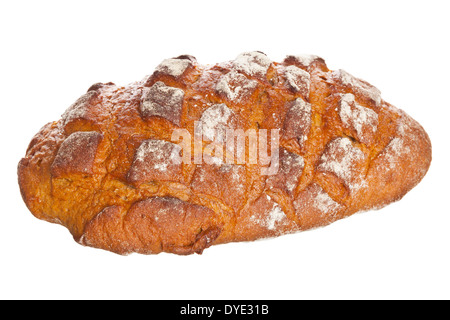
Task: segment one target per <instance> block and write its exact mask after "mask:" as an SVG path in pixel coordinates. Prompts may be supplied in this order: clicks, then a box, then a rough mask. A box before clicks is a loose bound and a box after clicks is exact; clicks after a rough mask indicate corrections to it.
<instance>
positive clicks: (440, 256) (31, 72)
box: [0, 0, 450, 299]
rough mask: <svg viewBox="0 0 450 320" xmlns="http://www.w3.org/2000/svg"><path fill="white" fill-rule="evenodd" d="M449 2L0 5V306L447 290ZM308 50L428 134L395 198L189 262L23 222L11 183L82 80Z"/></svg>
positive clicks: (423, 294)
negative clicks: (169, 64) (427, 161)
mask: <svg viewBox="0 0 450 320" xmlns="http://www.w3.org/2000/svg"><path fill="white" fill-rule="evenodd" d="M449 11H450V10H449V6H448V1H431V0H428V1H421V2H419V1H376V2H375V1H371V2H368V1H289V2H288V1H281V0H277V1H262V0H259V1H243V0H240V1H230V0H229V1H221V2H218V1H193V0H190V1H130V0H128V1H73V2H68V1H2V2H1V4H0V33H1V40H0V41H1V42H0V46H1V49H0V57H1V58H0V67H1V70H0V73H1V75H0V81H1V83H0V85H1V86H0V88H1V89H0V90H1V100H0V101H1V127H0V130H1V135H0V137H1V139H2V148H1V153H2V154H1V155H2V156H1V158H0V161H1V166H0V167H1V168H2V176H1V180H0V188H1V192H0V194H1V197H2V199H1V204H2V206H1V220H0V226H1V228H0V246H1V247H0V248H1V254H0V298H2V299H448V298H450V292H449V290H450V272H449V270H450V257H449V254H450V251H449V244H450V214H449V213H450V212H449V211H450V210H449V205H448V203H449V200H448V198H449V181H450V175H449V156H450V152H449V150H450V149H449V145H448V141H449V116H450V111H449V110H450V102H449V101H450V100H449V97H450V89H449V88H450V78H449V75H450V67H449V66H450V62H449V56H450V50H449V44H448V43H449V31H450V23H449V20H448V17H447V16H448V12H449ZM251 50H260V51H263V52H265V53H266V54H267V55H268V56H269V57H270V58H272V59H273V60H274V61H280V60H282V59H283V58H284V56H285V55H287V54H301V53H311V54H316V55H319V56H322V57H323V58H324V59H325V60H326V61H327V64H328V67H329V68H330V69H339V68H342V69H344V70H346V71H348V72H350V73H352V74H354V75H355V76H358V77H361V78H363V79H365V80H367V81H369V82H370V83H372V84H373V85H375V86H377V87H378V88H379V89H380V90H381V91H382V94H383V98H384V99H385V100H387V101H389V102H391V103H392V104H394V105H395V106H397V107H399V108H402V109H404V110H405V111H406V112H407V113H409V114H410V115H411V116H412V117H413V118H415V119H416V120H418V121H419V122H420V123H421V124H422V125H423V126H424V128H425V129H426V130H427V132H428V133H429V135H430V137H431V141H432V144H433V162H432V165H431V168H430V171H429V172H428V174H427V176H426V177H425V179H424V180H423V181H422V182H421V183H420V184H419V185H418V186H417V187H416V188H415V189H413V190H412V191H411V192H410V193H408V194H407V195H406V196H405V197H404V198H403V199H402V200H401V201H399V202H397V203H394V204H392V205H390V206H388V207H386V208H384V209H382V210H379V211H372V212H365V213H361V214H357V215H354V216H352V217H350V218H347V219H345V220H341V221H338V222H336V223H334V224H332V225H330V226H328V227H325V228H322V229H316V230H313V231H307V232H304V233H298V234H294V235H288V236H283V237H280V238H277V239H271V240H261V241H256V242H252V243H235V244H227V245H219V246H214V247H211V248H209V249H207V250H206V251H205V252H204V253H203V255H192V256H176V255H171V254H159V255H154V256H144V255H137V254H133V255H130V256H119V255H116V254H113V253H109V252H106V251H102V250H98V249H92V248H87V247H83V246H80V245H78V244H77V243H75V242H74V241H73V239H72V237H71V236H70V234H69V232H68V231H67V230H66V229H65V228H63V227H61V226H59V225H55V224H50V223H47V222H44V221H40V220H38V219H36V218H34V217H33V216H32V215H31V214H30V213H29V211H28V210H27V208H26V207H25V205H24V203H23V201H22V199H21V197H20V193H19V188H18V184H17V172H16V170H17V169H16V168H17V163H18V161H19V160H20V158H21V157H23V156H24V154H25V150H26V148H27V145H28V143H29V141H30V140H31V138H32V137H33V135H34V134H35V133H36V132H37V131H38V130H39V129H40V128H41V127H42V126H43V125H44V124H45V123H47V122H50V121H53V120H57V119H59V117H60V115H61V114H62V113H63V112H64V110H65V109H66V108H67V107H68V106H69V105H71V104H72V102H74V101H75V99H76V98H78V97H79V96H80V95H81V94H83V93H84V92H85V91H86V90H87V88H88V87H89V86H90V85H91V84H93V83H96V82H109V81H112V82H114V83H116V84H119V85H126V84H128V83H130V82H133V81H135V80H139V79H141V78H143V77H144V76H145V75H147V74H150V73H152V71H153V69H154V67H155V66H156V65H158V64H159V62H160V61H161V60H163V59H165V58H169V57H173V56H177V55H180V54H185V53H187V54H191V55H194V56H196V57H197V59H198V61H199V63H202V64H213V63H216V62H221V61H226V60H231V59H234V58H235V57H236V56H237V55H238V54H239V53H241V52H243V51H251Z"/></svg>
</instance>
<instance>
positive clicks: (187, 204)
mask: <svg viewBox="0 0 450 320" xmlns="http://www.w3.org/2000/svg"><path fill="white" fill-rule="evenodd" d="M255 150H257V152H256V151H255ZM430 162H431V143H430V140H429V137H428V135H427V134H426V132H425V131H424V129H423V128H422V127H421V126H420V125H419V124H418V123H417V122H416V121H415V120H413V119H412V118H411V117H410V116H408V115H407V114H406V113H405V112H403V111H401V110H399V109H397V108H395V107H394V106H392V105H390V104H389V103H387V102H386V101H384V100H382V98H381V96H380V91H379V90H378V89H377V88H375V87H374V86H372V85H371V84H369V83H367V82H366V81H363V80H361V79H359V78H357V77H354V76H353V75H351V74H350V73H348V72H346V71H343V70H335V71H332V70H329V69H328V68H327V65H326V64H325V61H324V60H323V59H322V58H320V57H317V56H314V55H300V56H295V55H292V56H287V57H286V58H285V59H284V60H283V61H282V62H281V63H276V62H273V61H271V60H270V59H269V58H268V57H267V56H266V55H265V54H263V53H261V52H245V53H242V54H240V55H239V56H237V58H236V59H235V60H233V61H228V62H223V63H218V64H215V65H200V64H198V63H197V61H196V59H195V58H194V57H192V56H189V55H182V56H179V57H176V58H172V59H166V60H164V61H163V62H162V63H161V64H159V65H158V66H157V67H156V70H155V71H154V72H153V74H151V75H150V76H146V77H145V78H144V79H143V80H141V81H138V82H135V83H132V84H130V85H128V86H125V87H124V86H117V85H115V84H113V83H97V84H94V85H92V86H91V87H90V88H89V89H88V91H87V93H85V94H84V95H82V96H81V97H80V98H79V99H78V100H77V101H76V102H75V103H74V104H73V105H71V106H70V107H69V108H68V109H67V110H66V111H65V112H64V114H63V115H62V118H61V119H60V120H59V121H56V122H50V123H48V124H47V125H45V126H44V127H43V128H42V129H41V130H40V131H39V132H38V133H37V134H36V136H35V137H34V138H33V139H32V141H31V143H30V145H29V147H28V150H27V151H26V155H25V157H24V158H23V159H22V160H21V161H20V163H19V166H18V177H19V185H20V190H21V193H22V197H23V199H24V201H25V203H26V205H27V207H28V208H29V210H30V211H31V212H32V213H33V214H34V215H35V216H36V217H37V218H39V219H44V220H47V221H49V222H54V223H59V224H61V225H63V226H65V227H66V228H67V229H68V230H69V231H70V232H71V234H72V235H73V237H74V239H75V240H76V241H77V242H78V243H80V244H82V245H86V246H91V247H95V248H101V249H105V250H109V251H112V252H115V253H118V254H128V253H132V252H138V253H142V254H156V253H160V252H169V253H175V254H191V253H202V251H203V250H204V249H205V248H207V247H209V246H211V245H215V244H223V243H228V242H237V241H252V240H256V239H261V238H269V237H276V236H280V235H283V234H286V233H293V232H298V231H302V230H307V229H311V228H316V227H320V226H325V225H327V224H330V223H332V222H333V221H336V220H338V219H342V218H344V217H348V216H350V215H352V214H354V213H356V212H358V211H363V210H370V209H378V208H381V207H383V206H385V205H387V204H389V203H391V202H393V201H397V200H399V199H400V198H402V197H403V196H404V195H405V194H406V193H407V192H408V191H409V190H410V189H411V188H413V187H414V186H415V185H416V184H417V183H419V181H420V180H421V179H422V178H423V177H424V175H425V174H426V172H427V170H428V168H429V165H430ZM355 227H357V226H355Z"/></svg>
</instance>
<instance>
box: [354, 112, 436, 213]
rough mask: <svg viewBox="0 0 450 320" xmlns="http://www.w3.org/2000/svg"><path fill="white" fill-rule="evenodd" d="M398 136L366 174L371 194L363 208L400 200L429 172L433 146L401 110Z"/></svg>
mask: <svg viewBox="0 0 450 320" xmlns="http://www.w3.org/2000/svg"><path fill="white" fill-rule="evenodd" d="M396 111H397V113H398V114H399V117H398V119H397V128H396V133H395V135H394V136H393V137H392V138H391V140H390V141H389V143H388V144H387V145H386V147H385V148H384V149H383V150H382V151H381V152H379V153H378V154H377V155H376V157H375V158H374V159H373V160H372V162H371V165H370V167H369V170H368V173H367V178H366V179H367V181H369V184H370V185H369V188H368V190H370V194H367V195H366V197H365V204H364V205H363V206H362V207H363V209H371V208H381V207H383V206H385V205H387V204H389V203H391V202H394V201H398V200H400V199H401V198H402V197H403V196H404V195H405V194H406V193H407V192H408V191H410V190H411V189H412V188H414V187H415V186H416V185H417V184H418V183H419V182H420V181H421V180H422V179H423V177H424V176H425V174H426V173H427V171H428V169H429V167H430V164H431V160H432V147H431V141H430V138H429V136H428V134H427V133H426V132H425V130H424V129H423V127H422V126H421V125H420V124H419V123H418V122H417V121H415V120H414V119H413V118H411V117H410V116H409V115H408V114H406V113H405V112H404V111H402V110H396Z"/></svg>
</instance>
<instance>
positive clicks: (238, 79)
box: [216, 70, 258, 102]
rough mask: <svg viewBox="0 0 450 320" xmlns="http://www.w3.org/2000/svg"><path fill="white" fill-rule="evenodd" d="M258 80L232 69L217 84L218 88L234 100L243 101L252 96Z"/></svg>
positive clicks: (221, 92)
mask: <svg viewBox="0 0 450 320" xmlns="http://www.w3.org/2000/svg"><path fill="white" fill-rule="evenodd" d="M257 84H258V82H257V81H255V80H250V79H248V78H247V77H246V76H244V75H243V74H241V73H239V72H237V71H235V70H231V71H230V72H228V73H227V74H226V75H224V76H223V77H222V78H221V79H220V80H219V82H218V83H217V85H216V90H217V91H218V92H219V93H220V94H223V95H225V96H226V97H227V98H228V99H229V100H231V101H233V102H241V101H243V100H245V99H247V98H249V97H250V96H251V94H252V93H253V91H254V90H255V89H256V86H257Z"/></svg>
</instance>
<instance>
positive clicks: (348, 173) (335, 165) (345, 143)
mask: <svg viewBox="0 0 450 320" xmlns="http://www.w3.org/2000/svg"><path fill="white" fill-rule="evenodd" d="M365 159H366V155H365V154H364V153H363V152H362V151H361V150H360V149H359V148H357V147H355V146H353V144H352V142H351V141H350V139H349V138H342V137H341V138H336V139H334V140H332V141H331V142H330V143H329V144H328V145H327V147H326V149H325V152H324V153H323V154H322V156H321V158H320V162H319V165H318V166H317V169H318V170H319V171H325V172H330V173H333V174H335V175H336V176H337V177H338V178H340V179H342V180H343V182H344V183H345V184H346V185H347V186H348V187H349V188H350V189H351V190H356V189H359V188H361V187H362V186H363V185H364V181H363V180H362V179H363V177H362V172H361V168H360V167H359V166H360V165H361V163H362V162H363V161H365Z"/></svg>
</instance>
